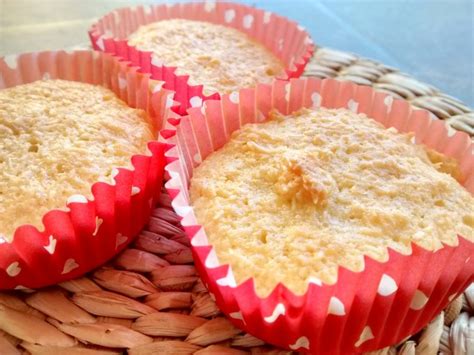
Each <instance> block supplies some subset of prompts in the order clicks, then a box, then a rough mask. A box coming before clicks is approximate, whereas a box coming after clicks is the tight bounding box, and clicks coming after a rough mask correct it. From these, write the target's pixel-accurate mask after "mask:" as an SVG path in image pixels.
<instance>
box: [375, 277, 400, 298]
mask: <svg viewBox="0 0 474 355" xmlns="http://www.w3.org/2000/svg"><path fill="white" fill-rule="evenodd" d="M397 290H398V286H397V283H396V282H395V280H394V279H393V278H391V277H390V276H388V275H387V274H383V275H382V278H381V279H380V283H379V288H378V290H377V293H378V294H379V295H380V296H390V295H391V294H392V293H394V292H395V291H397Z"/></svg>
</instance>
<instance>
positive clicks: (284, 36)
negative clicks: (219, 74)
mask: <svg viewBox="0 0 474 355" xmlns="http://www.w3.org/2000/svg"><path fill="white" fill-rule="evenodd" d="M171 18H180V19H188V20H195V21H207V22H211V23H215V24H219V25H224V26H228V27H232V28H235V29H237V30H239V31H242V32H244V33H246V34H248V35H249V36H250V37H252V38H253V39H255V40H256V41H257V42H259V43H261V44H263V45H264V46H265V47H266V48H267V49H269V50H270V51H271V52H272V53H273V54H274V55H276V56H277V57H278V58H279V59H280V60H281V61H282V62H283V64H284V65H285V73H284V74H283V77H282V78H281V79H289V78H296V77H299V76H300V75H301V74H302V73H303V71H304V68H305V66H306V63H307V62H308V61H309V59H310V58H311V55H312V53H313V51H314V45H313V41H312V40H311V38H310V36H309V34H308V33H307V32H306V30H305V29H304V28H303V27H301V26H299V25H298V24H297V23H295V22H293V21H290V20H288V19H287V18H285V17H282V16H279V15H276V14H273V13H270V12H267V11H263V10H259V9H255V8H253V7H249V6H245V5H241V4H234V3H227V2H215V1H207V2H193V3H175V4H161V5H149V6H136V7H129V8H122V9H118V10H115V11H113V12H111V13H109V14H107V15H105V16H104V17H102V18H101V19H99V20H98V22H97V23H95V24H93V25H92V27H91V29H90V30H89V37H90V39H91V42H92V46H93V47H94V49H96V50H101V51H104V52H107V53H111V54H113V55H117V56H119V57H121V58H123V59H125V60H127V61H130V62H132V63H133V65H137V66H139V67H141V69H142V71H143V72H147V73H151V74H152V77H153V78H154V79H158V80H163V79H164V78H167V77H168V76H170V75H172V73H174V72H175V70H176V67H171V66H166V63H165V64H164V65H163V64H162V63H163V61H162V60H160V58H159V57H156V56H155V57H154V56H153V55H152V53H151V52H147V51H141V50H139V49H137V48H135V47H134V46H131V45H129V44H128V43H127V38H128V36H129V35H130V34H132V33H133V32H135V31H136V30H137V29H138V27H140V26H142V25H146V24H149V23H152V22H156V21H160V20H167V19H171ZM189 74H192V73H189ZM188 79H189V75H178V76H176V78H175V81H174V82H173V81H167V86H165V88H168V89H171V90H175V91H176V96H175V100H176V101H178V102H180V103H181V106H180V108H179V110H177V112H178V113H180V114H185V113H186V109H187V108H189V107H197V106H200V105H201V103H202V101H204V100H207V99H217V98H219V97H220V94H219V93H217V92H216V93H212V94H210V95H205V94H204V93H203V87H202V85H191V84H189V83H188Z"/></svg>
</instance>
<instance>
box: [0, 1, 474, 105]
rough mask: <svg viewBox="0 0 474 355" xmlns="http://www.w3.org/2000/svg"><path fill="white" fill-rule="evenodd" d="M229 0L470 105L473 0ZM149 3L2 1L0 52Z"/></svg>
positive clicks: (79, 32) (79, 39)
mask: <svg viewBox="0 0 474 355" xmlns="http://www.w3.org/2000/svg"><path fill="white" fill-rule="evenodd" d="M171 1H174V0H168V2H171ZM234 1H239V2H243V3H246V4H250V5H256V6H258V7H260V8H264V9H267V10H270V11H274V12H277V13H279V14H282V15H285V16H287V17H289V18H292V19H293V20H296V21H298V22H300V23H301V24H302V25H303V26H305V27H306V28H307V29H308V30H309V31H310V32H311V34H312V36H313V38H314V40H315V42H316V43H317V44H319V45H322V46H327V47H333V48H337V49H341V50H344V51H351V52H355V53H357V54H359V55H362V56H366V57H369V58H373V59H376V60H378V61H381V62H383V63H385V64H388V65H392V66H395V67H398V68H400V69H401V70H403V71H405V72H407V73H409V74H410V75H412V76H414V77H416V78H418V79H420V80H422V81H425V82H427V83H430V84H432V85H434V86H436V87H438V88H439V89H441V90H442V91H444V92H446V93H448V94H450V95H452V96H455V97H457V98H459V99H461V100H463V101H464V102H465V103H467V104H468V105H470V106H471V107H474V74H473V72H474V58H473V43H474V13H473V11H474V9H473V7H474V5H473V3H474V0H323V1H318V0H258V1H256V0H234ZM153 2H155V3H156V2H160V1H150V0H148V1H147V0H41V1H40V0H0V55H3V54H11V53H18V52H22V51H27V50H44V49H59V48H64V47H67V46H73V45H76V44H79V43H84V42H87V35H86V31H87V28H88V27H89V25H90V24H91V23H92V22H93V21H94V18H96V17H99V16H101V15H103V14H104V13H106V12H108V11H110V10H112V9H114V8H116V7H123V6H129V5H137V4H140V3H153Z"/></svg>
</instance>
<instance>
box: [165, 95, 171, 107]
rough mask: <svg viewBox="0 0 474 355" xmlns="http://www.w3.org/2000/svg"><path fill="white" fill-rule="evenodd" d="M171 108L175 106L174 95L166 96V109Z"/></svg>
mask: <svg viewBox="0 0 474 355" xmlns="http://www.w3.org/2000/svg"><path fill="white" fill-rule="evenodd" d="M171 106H173V95H168V96H166V105H165V107H166V108H170V107H171Z"/></svg>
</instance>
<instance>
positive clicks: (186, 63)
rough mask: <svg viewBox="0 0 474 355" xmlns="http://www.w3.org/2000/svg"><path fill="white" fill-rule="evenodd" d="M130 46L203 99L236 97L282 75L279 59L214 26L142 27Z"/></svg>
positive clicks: (177, 22)
mask: <svg viewBox="0 0 474 355" xmlns="http://www.w3.org/2000/svg"><path fill="white" fill-rule="evenodd" d="M128 43H129V44H130V45H133V46H135V47H137V48H138V49H140V50H145V51H151V52H153V53H154V55H155V56H156V57H157V58H158V59H159V60H160V61H162V62H164V63H165V64H166V65H169V66H177V67H178V73H179V74H188V75H190V81H191V83H192V84H194V85H196V84H203V85H204V93H205V94H207V95H208V94H211V93H213V92H220V93H231V92H232V91H237V90H239V89H241V88H246V87H252V86H255V84H257V83H259V82H262V83H269V82H271V80H273V78H274V77H275V76H278V75H279V74H281V73H283V71H284V67H283V64H282V63H281V62H280V61H279V59H278V58H277V57H276V56H275V55H273V54H272V53H271V52H270V51H269V50H267V49H266V48H265V47H264V46H263V45H261V44H259V43H257V42H256V41H254V40H252V39H251V38H250V37H249V36H247V34H245V33H243V32H241V31H238V30H236V29H234V28H231V27H226V26H222V25H217V24H213V23H209V22H202V21H191V20H184V19H171V20H162V21H157V22H154V23H151V24H148V25H144V26H140V27H139V28H138V30H137V31H135V32H134V33H132V34H131V35H130V36H129V37H128Z"/></svg>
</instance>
